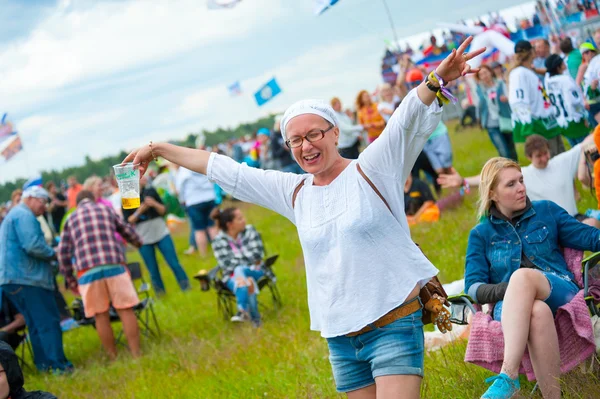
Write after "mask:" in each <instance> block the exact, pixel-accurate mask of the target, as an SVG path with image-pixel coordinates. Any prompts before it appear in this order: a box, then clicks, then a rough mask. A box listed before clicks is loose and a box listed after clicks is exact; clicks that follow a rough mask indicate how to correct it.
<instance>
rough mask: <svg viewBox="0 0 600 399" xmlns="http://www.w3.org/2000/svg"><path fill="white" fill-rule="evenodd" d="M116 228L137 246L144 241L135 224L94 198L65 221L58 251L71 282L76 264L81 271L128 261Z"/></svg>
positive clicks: (63, 268) (64, 272) (63, 269)
mask: <svg viewBox="0 0 600 399" xmlns="http://www.w3.org/2000/svg"><path fill="white" fill-rule="evenodd" d="M115 232H118V233H119V234H121V236H122V237H123V238H124V239H125V240H127V241H128V242H130V243H131V244H133V245H135V246H136V247H139V246H141V245H142V243H141V240H140V237H139V236H138V235H137V233H136V232H135V230H134V229H133V227H131V226H129V225H128V224H126V223H125V222H124V221H123V220H121V219H120V218H119V217H118V216H117V214H116V213H115V212H114V211H113V210H112V209H110V208H109V207H107V206H105V205H102V204H96V203H94V202H92V201H90V200H84V201H82V202H81V203H80V204H79V205H78V206H77V209H76V210H75V212H73V213H72V214H71V215H70V216H69V218H68V219H67V222H66V223H65V227H64V229H63V232H62V234H61V236H60V244H59V245H58V251H57V255H58V261H59V264H60V270H61V273H63V274H64V275H65V278H66V279H67V282H70V281H72V280H73V278H74V277H73V266H75V270H76V271H77V272H81V271H85V270H87V269H91V268H92V267H96V266H103V265H119V264H120V265H123V264H125V252H124V248H123V245H122V244H121V243H120V242H119V241H118V240H117V238H116V237H115ZM73 260H74V262H73ZM73 263H74V264H73Z"/></svg>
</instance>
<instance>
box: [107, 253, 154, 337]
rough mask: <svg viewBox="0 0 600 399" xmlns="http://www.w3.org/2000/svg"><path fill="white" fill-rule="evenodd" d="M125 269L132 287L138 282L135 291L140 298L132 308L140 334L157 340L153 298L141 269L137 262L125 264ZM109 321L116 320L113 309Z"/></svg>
mask: <svg viewBox="0 0 600 399" xmlns="http://www.w3.org/2000/svg"><path fill="white" fill-rule="evenodd" d="M127 269H129V274H130V275H131V280H132V281H133V284H134V286H135V285H136V281H139V282H140V285H139V287H136V291H137V293H138V296H139V297H140V303H139V304H138V305H136V306H135V307H134V308H133V311H134V313H135V317H136V318H137V319H138V323H139V324H140V327H141V333H142V334H144V335H145V336H147V337H148V336H153V337H155V338H159V337H160V335H161V333H160V326H159V325H158V320H157V319H156V313H155V312H154V298H152V297H151V296H150V284H149V283H147V282H146V280H144V276H143V275H142V267H141V265H140V263H139V262H132V263H128V264H127ZM110 312H111V319H112V318H113V313H114V315H115V316H116V317H117V318H118V315H117V312H116V310H115V309H113V308H112V307H111V309H110ZM122 336H123V331H121V333H120V334H119V338H117V342H118V341H119V340H120V339H121V338H122Z"/></svg>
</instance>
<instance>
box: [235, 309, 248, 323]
mask: <svg viewBox="0 0 600 399" xmlns="http://www.w3.org/2000/svg"><path fill="white" fill-rule="evenodd" d="M249 320H250V316H249V315H248V313H246V312H242V311H239V312H237V313H236V314H235V315H234V316H233V317H232V318H231V321H233V322H236V323H243V322H245V321H249Z"/></svg>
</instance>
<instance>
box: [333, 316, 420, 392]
mask: <svg viewBox="0 0 600 399" xmlns="http://www.w3.org/2000/svg"><path fill="white" fill-rule="evenodd" d="M421 317H422V311H421V310H419V311H417V312H415V313H413V314H410V315H408V316H406V317H403V318H401V319H398V320H396V321H394V322H392V323H390V324H388V325H387V326H384V327H381V328H377V327H374V326H373V327H374V328H375V329H374V330H373V331H369V332H366V333H364V334H361V335H357V336H355V337H346V336H343V335H342V336H339V337H334V338H327V345H328V346H329V361H330V362H331V367H332V369H333V377H334V378H335V385H336V388H337V390H338V392H350V391H354V390H357V389H360V388H364V387H367V386H369V385H373V384H374V383H375V377H380V376H384V375H418V376H421V377H422V376H423V361H424V347H425V344H424V337H423V322H422V320H421Z"/></svg>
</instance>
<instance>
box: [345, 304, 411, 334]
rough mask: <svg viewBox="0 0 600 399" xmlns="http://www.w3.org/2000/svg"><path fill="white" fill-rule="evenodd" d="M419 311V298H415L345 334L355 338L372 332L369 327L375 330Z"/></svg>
mask: <svg viewBox="0 0 600 399" xmlns="http://www.w3.org/2000/svg"><path fill="white" fill-rule="evenodd" d="M419 309H421V302H419V297H418V296H417V297H415V298H413V299H411V300H410V302H406V303H404V304H403V305H400V306H398V307H397V308H396V309H393V310H390V311H389V312H388V313H386V314H384V315H383V316H381V317H380V318H379V319H377V320H375V321H374V322H373V323H370V324H369V325H367V326H365V327H363V328H361V329H360V330H358V331H355V332H351V333H349V334H346V337H356V336H357V335H360V334H364V333H366V332H369V331H372V330H374V329H373V328H372V327H371V325H373V326H375V327H377V328H381V327H384V326H387V325H388V324H390V323H393V322H394V321H396V320H398V319H401V318H403V317H406V316H408V315H411V314H413V313H415V312H417V311H418V310H419Z"/></svg>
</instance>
